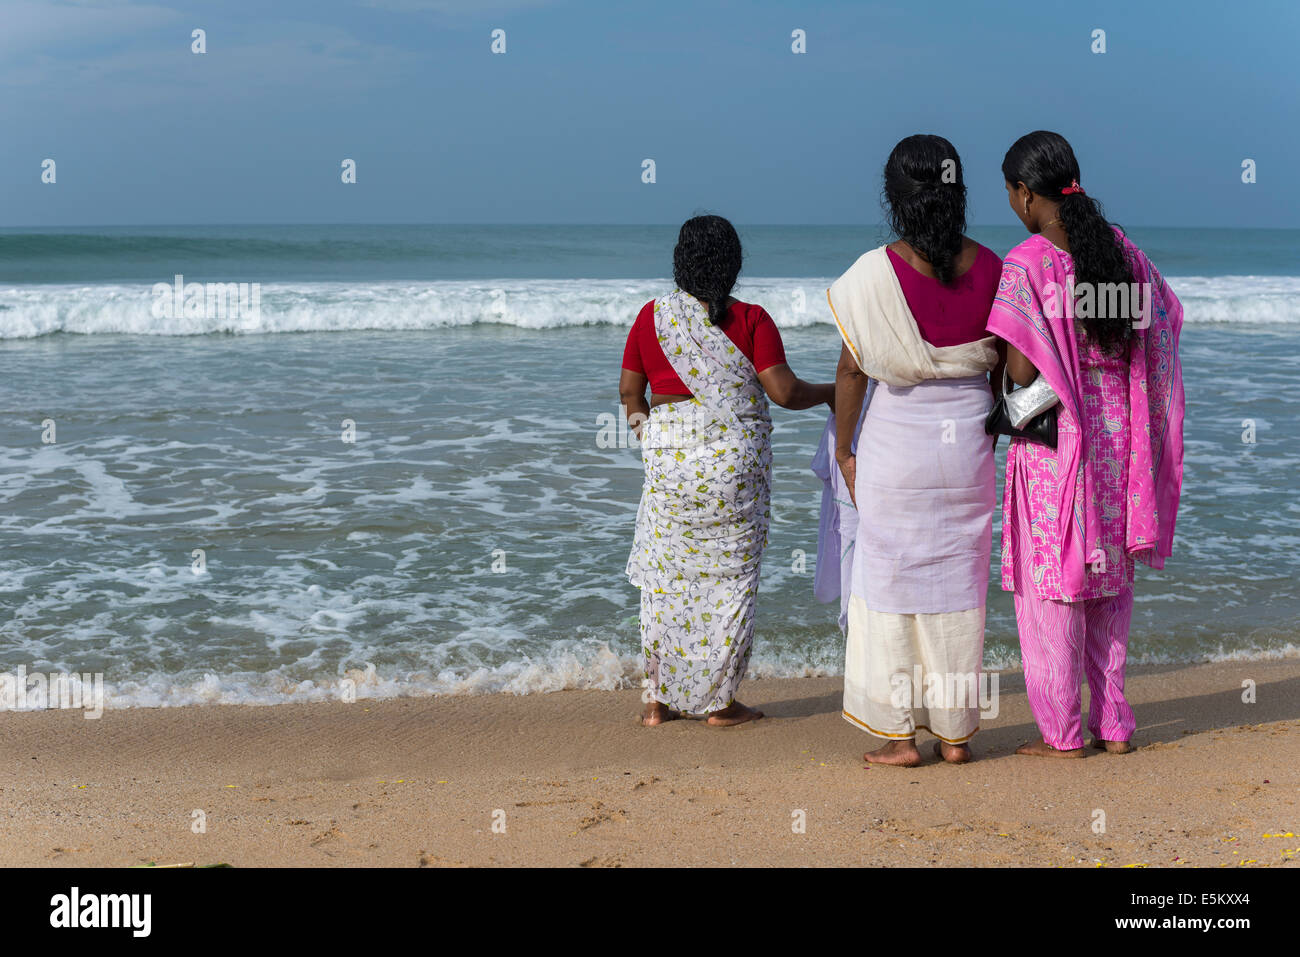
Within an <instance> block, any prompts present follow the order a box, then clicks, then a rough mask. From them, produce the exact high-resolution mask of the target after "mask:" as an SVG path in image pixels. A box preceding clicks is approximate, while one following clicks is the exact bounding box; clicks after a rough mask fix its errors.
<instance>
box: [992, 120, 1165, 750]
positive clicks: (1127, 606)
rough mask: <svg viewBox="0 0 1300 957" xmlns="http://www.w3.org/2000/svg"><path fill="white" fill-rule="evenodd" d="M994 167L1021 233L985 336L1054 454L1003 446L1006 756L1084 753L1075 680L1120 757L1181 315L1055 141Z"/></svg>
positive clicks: (1026, 140)
mask: <svg viewBox="0 0 1300 957" xmlns="http://www.w3.org/2000/svg"><path fill="white" fill-rule="evenodd" d="M1002 173H1003V177H1004V178H1005V179H1006V186H1007V195H1008V197H1009V199H1010V203H1011V208H1012V210H1013V211H1014V212H1015V214H1016V216H1017V217H1019V219H1020V221H1021V222H1022V223H1024V225H1025V228H1026V229H1028V230H1029V232H1030V233H1031V234H1032V235H1031V236H1030V238H1029V239H1027V240H1025V241H1024V242H1023V243H1021V244H1020V245H1019V246H1017V247H1016V248H1015V249H1013V250H1011V252H1010V253H1008V254H1007V256H1006V258H1005V260H1004V263H1003V267H1002V278H1001V280H1000V282H999V284H998V293H997V296H996V298H995V299H994V302H993V309H992V312H991V314H990V316H989V322H988V330H989V332H992V333H993V334H995V335H997V336H999V337H1000V338H1001V339H1002V340H1003V341H1004V343H1005V345H1006V355H1007V369H1008V371H1009V372H1010V375H1011V378H1012V379H1014V380H1015V381H1016V382H1017V383H1019V384H1020V385H1028V384H1029V383H1031V382H1033V381H1034V379H1036V378H1037V377H1038V376H1040V375H1041V376H1043V377H1044V378H1045V379H1046V380H1047V383H1048V384H1049V385H1050V386H1051V387H1052V390H1053V391H1054V392H1055V393H1056V395H1057V396H1058V398H1059V405H1058V407H1057V419H1058V421H1057V430H1058V439H1057V446H1056V448H1055V449H1052V448H1048V447H1047V446H1045V445H1040V444H1035V443H1031V442H1029V441H1028V440H1026V439H1023V438H1013V439H1012V440H1011V448H1010V449H1009V450H1008V452H1007V471H1006V483H1005V486H1004V491H1003V504H1002V587H1003V589H1005V590H1007V591H1013V592H1015V605H1016V622H1017V625H1018V626H1019V630H1020V649H1021V660H1022V662H1023V666H1024V672H1025V689H1026V692H1027V694H1028V697H1029V706H1030V708H1031V710H1032V711H1033V714H1034V720H1035V721H1036V722H1037V724H1038V728H1039V730H1040V731H1041V732H1042V740H1040V741H1037V742H1034V743H1032V744H1026V745H1024V746H1023V747H1021V748H1020V749H1019V751H1018V752H1017V753H1019V754H1030V755H1042V756H1051V757H1082V756H1083V743H1084V742H1083V729H1082V719H1081V713H1080V712H1081V692H1080V684H1081V681H1082V680H1083V679H1084V678H1085V677H1086V679H1087V682H1088V688H1089V690H1090V692H1091V705H1090V707H1089V714H1088V729H1089V731H1090V732H1091V733H1092V736H1093V747H1095V748H1098V749H1104V750H1106V751H1109V752H1112V753H1121V754H1122V753H1124V752H1126V751H1128V750H1130V749H1131V744H1130V741H1131V739H1132V736H1133V731H1134V728H1135V718H1134V715H1133V709H1132V707H1130V706H1129V703H1128V701H1127V700H1126V699H1125V697H1124V666H1125V660H1126V657H1127V652H1128V635H1129V623H1130V620H1131V618H1132V614H1133V570H1134V561H1135V560H1136V561H1140V562H1143V563H1144V564H1147V565H1150V566H1151V567H1153V568H1162V567H1163V566H1164V560H1165V558H1167V557H1168V556H1169V554H1170V553H1171V550H1172V546H1173V536H1174V520H1175V518H1176V516H1177V512H1178V499H1179V493H1180V490H1181V488H1182V473H1183V408H1184V403H1183V382H1182V370H1181V367H1180V364H1179V360H1178V336H1179V332H1180V331H1181V329H1182V319H1183V310H1182V306H1181V305H1180V304H1179V302H1178V298H1177V297H1176V296H1175V295H1174V293H1173V291H1172V290H1171V289H1170V288H1169V287H1168V286H1167V285H1165V282H1164V279H1163V278H1162V277H1161V275H1160V273H1159V272H1158V271H1157V270H1156V268H1155V266H1153V265H1152V264H1151V261H1150V260H1149V259H1147V257H1146V256H1145V255H1143V253H1142V251H1141V250H1140V249H1138V248H1137V247H1136V246H1134V245H1133V243H1132V242H1130V241H1129V239H1128V237H1127V236H1125V235H1124V234H1123V233H1122V232H1120V231H1119V230H1118V229H1116V228H1115V227H1113V226H1112V225H1111V224H1110V223H1108V222H1107V221H1106V220H1105V219H1104V218H1103V216H1102V213H1101V209H1100V207H1099V206H1098V205H1097V203H1096V201H1095V200H1093V199H1091V198H1090V197H1088V195H1087V194H1086V193H1085V192H1084V190H1083V187H1082V186H1080V185H1079V175H1080V174H1079V164H1078V162H1077V161H1076V159H1075V157H1074V152H1073V150H1071V148H1070V144H1069V143H1067V142H1066V141H1065V139H1064V138H1063V137H1061V136H1060V135H1058V134H1056V133H1048V132H1043V131H1039V132H1036V133H1030V134H1028V135H1026V136H1023V137H1021V138H1020V139H1019V140H1017V141H1016V142H1015V144H1014V145H1013V146H1012V147H1011V149H1010V150H1009V151H1008V152H1007V155H1006V159H1005V160H1004V161H1003V163H1002Z"/></svg>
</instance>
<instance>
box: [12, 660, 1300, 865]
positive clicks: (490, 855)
mask: <svg viewBox="0 0 1300 957" xmlns="http://www.w3.org/2000/svg"><path fill="white" fill-rule="evenodd" d="M1247 679H1249V680H1252V681H1254V682H1256V697H1257V700H1256V701H1255V703H1249V704H1248V703H1244V702H1243V701H1242V694H1243V689H1242V682H1243V681H1244V680H1247ZM1023 688H1024V686H1023V679H1022V678H1021V676H1020V674H1018V673H1009V674H1003V675H1002V676H1001V696H1000V701H999V706H1000V713H999V714H998V715H997V717H996V718H992V719H988V720H985V721H984V723H983V727H982V730H981V731H980V733H979V734H978V735H976V737H975V740H974V742H973V750H974V754H975V757H976V760H975V761H974V762H972V763H971V764H969V765H965V766H949V765H944V764H940V763H938V762H937V761H935V760H934V759H933V758H932V757H931V755H930V740H931V739H930V737H929V736H928V735H926V734H924V733H923V734H922V735H921V750H922V753H923V754H925V755H926V758H927V764H926V765H925V766H923V767H920V768H915V769H900V768H886V767H872V768H869V769H868V768H866V767H864V764H863V762H862V760H861V754H862V752H863V751H864V750H866V749H867V748H871V747H875V746H876V744H877V743H878V742H877V740H876V739H874V738H872V737H871V736H869V735H867V734H865V733H863V732H861V731H859V730H857V729H855V728H854V727H852V726H850V725H849V724H848V723H847V722H846V721H845V720H844V719H843V718H841V717H840V710H839V709H840V682H839V680H838V679H833V678H798V679H782V680H764V681H754V682H747V683H746V684H745V686H744V689H743V691H744V693H743V696H742V700H744V701H745V702H746V703H748V704H753V705H756V706H758V707H761V708H762V709H763V710H764V711H765V712H766V713H767V715H768V717H767V718H765V719H763V720H761V721H759V722H756V723H753V724H750V725H744V726H740V727H737V728H730V729H716V728H711V727H708V726H706V725H705V724H704V723H703V722H700V721H692V720H682V721H674V722H670V723H668V724H665V725H663V726H661V727H657V728H649V729H647V728H642V727H640V725H639V724H638V722H637V720H636V716H637V714H638V713H639V709H640V700H639V691H638V690H636V689H633V690H628V691H613V692H607V691H566V692H558V693H555V694H548V695H530V696H518V697H516V696H508V695H484V696H464V697H446V698H422V699H400V700H389V701H358V702H357V703H355V704H343V703H337V704H335V703H328V704H285V705H279V706H273V707H251V706H206V707H189V708H174V709H136V710H126V711H109V712H105V713H104V715H103V717H102V718H101V719H99V720H86V719H84V718H83V717H82V716H81V714H80V712H57V711H46V712H25V713H6V714H0V748H2V750H0V754H3V757H4V761H3V763H2V764H0V802H2V806H3V808H4V815H3V824H2V825H0V862H3V863H4V864H6V865H11V866H13V865H17V866H34V865H64V866H123V865H131V864H139V863H145V862H148V861H155V862H157V863H158V864H176V863H190V862H193V863H195V864H212V863H217V862H224V863H229V864H232V865H234V866H237V867H252V866H278V865H308V866H340V865H341V866H358V865H399V866H411V867H417V866H448V865H451V866H458V865H484V866H494V865H498V866H499V865H510V866H519V865H525V866H526V865H561V866H620V865H622V866H638V865H671V866H690V865H722V866H728V865H740V866H761V865H791V866H827V865H923V866H924V865H938V866H1002V865H1033V866H1058V865H1062V866H1086V867H1097V866H1108V867H1123V866H1151V867H1187V866H1200V867H1225V866H1231V867H1236V866H1248V867H1262V866H1292V867H1294V866H1296V860H1297V854H1296V850H1297V848H1300V837H1296V836H1295V835H1296V834H1300V660H1294V659H1288V660H1283V661H1273V662H1231V663H1222V664H1207V665H1192V666H1177V667H1148V668H1136V669H1133V671H1132V673H1131V674H1130V679H1129V692H1130V697H1131V700H1132V701H1133V703H1134V706H1135V708H1136V711H1137V717H1138V731H1137V734H1136V736H1135V739H1134V743H1135V745H1136V746H1137V750H1136V751H1135V752H1134V753H1132V754H1128V755H1122V756H1121V755H1108V754H1102V753H1096V752H1093V753H1090V755H1089V756H1088V757H1087V758H1086V759H1085V760H1082V761H1063V760H1053V759H1042V758H1029V757H1021V756H1016V755H1015V754H1013V752H1014V750H1015V748H1016V746H1017V745H1019V744H1020V743H1022V742H1024V741H1026V740H1029V739H1031V738H1035V737H1037V733H1036V731H1035V729H1034V726H1033V722H1032V719H1031V718H1030V715H1029V711H1028V708H1027V705H1026V702H1025V697H1024V691H1023ZM1085 700H1086V696H1085ZM195 812H201V814H196V813H195ZM200 822H201V823H202V824H203V827H204V830H203V831H202V833H196V828H197V825H198V824H199V823H200ZM1288 833H1290V834H1291V835H1292V836H1290V837H1287V836H1286V835H1287V834H1288Z"/></svg>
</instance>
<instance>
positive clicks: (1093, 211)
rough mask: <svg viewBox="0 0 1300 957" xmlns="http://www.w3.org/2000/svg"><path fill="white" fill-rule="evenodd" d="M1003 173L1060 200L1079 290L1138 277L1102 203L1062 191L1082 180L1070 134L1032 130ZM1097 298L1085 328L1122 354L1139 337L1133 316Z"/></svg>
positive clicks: (1103, 344) (1104, 346) (1105, 346)
mask: <svg viewBox="0 0 1300 957" xmlns="http://www.w3.org/2000/svg"><path fill="white" fill-rule="evenodd" d="M1002 176H1003V178H1005V179H1006V181H1007V183H1008V184H1010V185H1011V186H1015V185H1016V184H1017V183H1024V184H1025V185H1026V186H1027V187H1029V189H1030V190H1031V191H1033V192H1034V193H1037V194H1038V195H1039V196H1044V197H1047V198H1048V199H1054V200H1058V201H1059V202H1060V204H1061V205H1060V206H1059V207H1058V210H1057V214H1056V215H1057V217H1058V218H1059V219H1060V220H1061V228H1062V229H1064V230H1065V235H1066V238H1067V239H1068V240H1069V241H1070V255H1071V257H1073V259H1074V285H1075V289H1080V288H1082V287H1083V285H1084V284H1085V283H1089V284H1091V285H1092V288H1093V291H1094V292H1096V291H1097V290H1098V289H1099V287H1100V286H1101V285H1102V284H1106V283H1131V282H1133V268H1132V265H1131V264H1130V263H1129V261H1128V257H1127V256H1126V255H1125V253H1124V244H1123V242H1122V241H1121V240H1120V238H1119V237H1118V236H1117V235H1116V234H1115V230H1114V228H1113V227H1112V226H1111V224H1110V223H1109V222H1108V221H1107V220H1106V217H1105V215H1103V213H1102V208H1101V204H1100V203H1099V202H1097V201H1096V200H1095V199H1093V198H1092V197H1091V196H1088V195H1085V194H1084V193H1082V192H1072V193H1069V194H1066V195H1062V193H1061V190H1063V189H1065V188H1066V187H1067V186H1069V185H1070V184H1071V183H1075V182H1077V181H1078V180H1079V161H1078V160H1077V159H1075V158H1074V150H1072V149H1071V148H1070V144H1069V142H1067V141H1066V139H1065V137H1064V136H1062V135H1061V134H1060V133H1051V132H1049V131H1047V130H1037V131H1035V132H1033V133H1026V134H1025V135H1024V136H1022V137H1020V139H1018V140H1016V141H1015V142H1014V143H1012V144H1011V149H1009V150H1007V155H1006V158H1005V159H1003V161H1002ZM1096 299H1097V303H1098V305H1099V309H1098V310H1097V314H1096V315H1095V316H1094V317H1093V318H1090V319H1087V320H1086V321H1085V322H1084V323H1083V326H1084V333H1085V335H1087V336H1088V337H1089V338H1091V339H1092V341H1093V342H1095V343H1096V344H1097V345H1098V346H1099V347H1100V348H1101V349H1103V350H1104V351H1106V352H1109V353H1111V354H1112V355H1118V354H1120V353H1122V352H1123V351H1124V349H1125V348H1126V347H1127V345H1128V343H1129V340H1130V339H1131V338H1132V336H1133V322H1132V317H1131V316H1110V315H1105V309H1104V307H1102V306H1101V304H1102V300H1103V297H1102V296H1100V295H1098V296H1097V297H1096ZM1134 305H1135V306H1136V304H1134Z"/></svg>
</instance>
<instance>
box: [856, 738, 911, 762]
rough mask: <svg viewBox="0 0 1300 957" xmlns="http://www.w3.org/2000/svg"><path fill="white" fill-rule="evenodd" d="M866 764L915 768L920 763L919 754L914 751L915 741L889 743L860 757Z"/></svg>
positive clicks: (905, 740)
mask: <svg viewBox="0 0 1300 957" xmlns="http://www.w3.org/2000/svg"><path fill="white" fill-rule="evenodd" d="M862 760H863V761H866V762H867V764H892V765H894V766H895V767H900V768H915V767H918V766H919V765H920V763H921V752H920V751H918V750H916V739H915V738H906V739H903V740H900V741H890V742H889V743H888V744H886V745H885V746H884V747H880V748H876V750H874V751H868V752H867V753H866V754H864V755H863V756H862Z"/></svg>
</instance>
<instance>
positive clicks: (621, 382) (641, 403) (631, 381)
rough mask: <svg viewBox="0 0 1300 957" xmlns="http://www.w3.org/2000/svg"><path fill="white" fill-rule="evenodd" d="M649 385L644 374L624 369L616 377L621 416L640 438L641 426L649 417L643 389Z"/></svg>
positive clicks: (648, 406)
mask: <svg viewBox="0 0 1300 957" xmlns="http://www.w3.org/2000/svg"><path fill="white" fill-rule="evenodd" d="M649 384H650V380H649V379H647V378H646V377H645V375H644V373H641V372H633V371H632V370H631V369H624V370H623V372H622V374H621V375H619V377H618V397H619V401H620V402H621V403H622V404H623V414H624V415H626V416H627V424H628V427H629V428H631V429H632V431H633V432H635V433H636V437H637V438H638V439H640V438H641V426H643V425H644V424H645V420H646V419H647V418H649V417H650V403H649V402H647V401H646V398H645V389H646V386H647V385H649Z"/></svg>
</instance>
